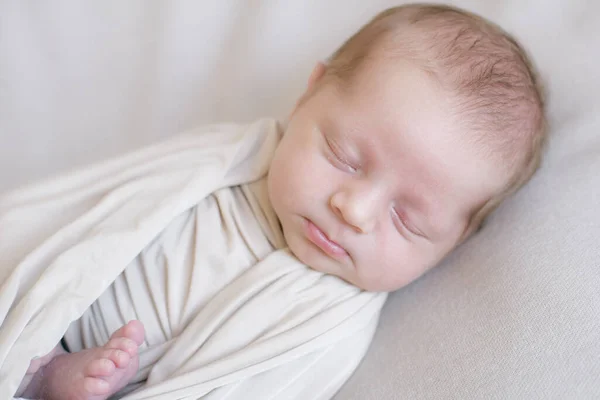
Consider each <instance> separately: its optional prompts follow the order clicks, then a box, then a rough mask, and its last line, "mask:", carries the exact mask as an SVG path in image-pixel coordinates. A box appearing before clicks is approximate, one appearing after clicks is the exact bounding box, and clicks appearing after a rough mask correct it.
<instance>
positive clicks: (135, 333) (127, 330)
mask: <svg viewBox="0 0 600 400" xmlns="http://www.w3.org/2000/svg"><path fill="white" fill-rule="evenodd" d="M123 335H124V336H126V337H128V338H129V339H131V340H133V341H134V342H135V343H136V344H137V345H138V346H140V345H141V344H142V343H143V342H144V325H143V324H142V323H141V322H140V321H138V320H133V321H129V322H128V323H127V325H125V326H124V327H123Z"/></svg>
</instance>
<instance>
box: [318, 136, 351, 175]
mask: <svg viewBox="0 0 600 400" xmlns="http://www.w3.org/2000/svg"><path fill="white" fill-rule="evenodd" d="M325 141H326V142H327V147H329V150H330V151H331V153H332V154H333V156H334V157H335V158H336V161H338V162H340V163H342V164H344V166H346V167H348V168H349V169H351V170H352V171H351V172H355V171H356V170H357V169H358V167H357V166H355V165H353V164H352V163H351V162H349V161H348V160H347V159H346V158H345V157H343V156H341V155H340V153H341V151H340V150H339V149H337V146H336V145H335V144H334V143H332V142H331V141H330V140H329V139H328V138H325Z"/></svg>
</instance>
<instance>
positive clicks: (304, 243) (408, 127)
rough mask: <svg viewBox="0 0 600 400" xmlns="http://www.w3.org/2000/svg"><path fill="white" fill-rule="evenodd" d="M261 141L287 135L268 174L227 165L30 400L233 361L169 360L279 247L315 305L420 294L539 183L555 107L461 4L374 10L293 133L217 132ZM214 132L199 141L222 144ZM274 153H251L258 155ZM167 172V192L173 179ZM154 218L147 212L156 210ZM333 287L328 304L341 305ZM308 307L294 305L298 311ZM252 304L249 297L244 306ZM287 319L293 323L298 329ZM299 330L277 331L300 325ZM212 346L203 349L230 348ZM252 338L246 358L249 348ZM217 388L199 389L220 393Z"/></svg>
mask: <svg viewBox="0 0 600 400" xmlns="http://www.w3.org/2000/svg"><path fill="white" fill-rule="evenodd" d="M220 129H221V130H222V131H227V129H225V128H220ZM232 129H233V128H232ZM265 130H267V131H268V130H272V131H273V132H274V133H273V135H274V136H268V137H269V138H275V139H273V140H275V141H274V143H275V145H274V151H273V153H272V154H270V153H269V154H267V153H268V152H266V151H264V154H262V155H261V156H260V157H261V159H267V160H268V165H267V167H266V169H265V173H264V174H263V173H262V172H260V173H259V172H257V173H259V174H262V175H261V176H257V177H256V179H255V178H252V179H250V181H248V180H246V181H244V179H245V178H244V179H238V180H236V179H234V178H231V177H233V176H237V175H236V174H249V173H250V172H248V171H250V170H253V168H254V167H248V168H246V167H244V166H243V165H242V164H240V165H237V166H234V167H231V169H230V171H229V172H227V174H225V178H224V181H223V182H225V183H215V184H214V185H213V186H211V187H212V188H213V189H214V190H212V193H210V194H209V195H207V196H206V197H205V198H203V199H199V200H198V201H196V202H195V204H192V205H191V206H190V207H187V206H185V207H184V206H182V209H183V210H184V211H183V212H181V213H179V214H178V215H177V216H176V217H174V218H172V219H171V220H170V221H169V223H168V224H166V225H165V226H164V228H163V229H161V231H160V232H159V233H158V235H156V236H155V237H153V238H152V239H151V240H149V242H148V243H146V244H144V248H143V250H141V251H139V252H138V254H137V255H136V256H135V258H134V259H132V260H130V261H129V263H128V265H127V266H126V267H125V268H124V270H123V271H122V272H121V273H119V274H118V276H117V277H116V278H115V279H114V280H112V281H111V282H110V284H108V286H107V289H106V290H104V291H103V292H102V294H101V295H100V296H98V297H97V298H96V299H95V300H94V301H93V302H92V303H91V304H90V305H89V306H88V307H87V308H86V309H85V311H84V312H83V314H80V317H79V318H78V319H77V320H75V321H73V322H72V323H71V324H70V326H69V328H68V329H67V331H66V332H65V333H64V335H63V336H62V340H61V341H60V343H59V344H58V345H57V346H56V347H55V349H54V350H53V351H51V352H50V353H48V354H46V355H44V356H41V357H39V358H36V359H34V360H33V361H31V363H30V365H29V369H28V370H27V374H26V376H25V378H24V379H23V381H22V382H21V386H20V388H19V391H18V392H17V395H19V396H21V397H25V398H31V399H45V400H53V399H78V400H80V399H94V400H96V399H106V398H109V397H111V396H113V395H115V394H116V393H117V394H118V395H119V396H122V395H125V394H124V393H133V394H135V390H136V388H140V387H143V386H144V385H145V384H148V385H149V382H158V381H160V380H165V379H166V378H165V377H171V376H178V377H182V376H184V375H185V374H184V373H183V372H181V371H184V372H185V373H188V374H191V373H192V372H189V371H197V370H198V368H200V367H199V365H201V364H202V365H208V364H209V363H210V362H215V360H217V359H220V360H222V359H224V358H226V357H229V356H230V355H231V354H234V353H235V352H233V351H229V350H228V351H229V352H228V353H226V355H224V354H225V353H222V352H221V353H220V352H218V351H217V350H214V352H213V353H214V354H212V355H210V356H209V355H206V356H205V359H204V360H203V361H202V362H200V361H198V362H197V363H196V364H195V365H194V366H193V368H192V366H190V365H188V364H189V363H188V364H185V365H184V364H181V365H180V366H179V367H178V368H180V369H179V370H178V371H180V372H181V373H180V372H177V371H175V369H174V368H172V367H171V365H172V364H173V363H174V362H175V361H177V362H179V361H180V360H178V359H177V356H176V354H178V353H177V351H178V350H176V349H182V348H183V346H182V345H180V347H179V348H178V347H177V346H178V344H177V340H178V339H180V338H181V337H183V336H185V335H189V338H190V340H192V339H194V338H197V337H200V336H202V333H201V332H202V331H198V330H196V331H195V333H193V332H190V331H191V330H192V328H190V327H191V326H198V327H199V326H205V325H206V323H204V324H200V322H196V321H199V319H198V318H199V317H198V315H199V314H200V313H207V312H208V311H207V309H208V308H210V309H211V310H213V311H212V312H213V314H214V313H217V312H220V311H219V310H220V309H222V308H223V307H224V306H223V304H226V302H225V300H222V302H221V303H218V304H221V306H220V307H221V308H219V306H217V305H215V304H217V303H215V301H213V299H215V298H219V297H218V296H221V295H222V292H223V291H224V290H226V289H227V288H230V287H231V286H232V285H234V284H235V285H238V286H237V289H236V293H240V291H243V287H244V285H243V284H242V283H244V282H246V283H247V282H254V281H251V280H250V278H249V277H248V276H249V275H248V274H251V273H253V272H252V268H254V265H255V264H257V263H263V264H264V263H265V262H269V260H272V253H274V252H278V253H279V254H283V253H285V251H289V254H290V259H291V257H294V259H295V260H296V261H300V262H301V264H302V265H303V266H308V267H309V268H307V271H308V272H302V273H299V274H298V275H295V276H296V278H294V279H293V281H294V282H293V284H298V282H299V281H305V283H303V284H304V285H305V286H306V288H304V287H303V289H302V291H300V290H298V292H302V293H305V294H304V295H303V296H305V297H306V296H308V297H310V296H309V295H308V294H306V293H310V292H305V290H306V291H308V290H310V289H309V287H310V286H311V285H314V284H316V283H315V282H317V281H318V282H322V281H323V280H324V279H325V280H328V281H327V282H329V283H328V284H330V285H333V283H332V282H334V281H335V282H339V283H335V285H343V286H339V288H342V287H343V288H344V289H343V290H346V291H347V292H344V293H355V292H349V291H350V290H356V291H357V292H356V293H358V292H365V293H382V294H384V293H387V292H390V291H394V290H397V289H399V288H402V287H404V286H406V285H408V284H409V283H411V282H413V281H414V280H416V279H417V278H419V277H420V276H422V275H423V274H424V273H426V272H427V271H429V270H430V269H431V268H433V267H434V266H436V265H438V264H439V263H440V261H441V260H442V259H444V257H445V256H447V255H448V254H449V253H450V252H451V251H452V250H453V249H455V248H456V247H457V246H459V245H460V244H461V243H463V242H464V241H465V240H466V239H467V238H469V237H470V236H471V235H472V234H473V233H475V232H476V231H477V230H478V229H479V228H480V227H481V225H482V222H483V221H484V219H485V218H486V216H488V215H489V214H490V212H492V211H493V210H494V209H495V208H496V207H497V206H498V205H499V204H500V203H501V202H502V201H503V200H504V199H506V198H507V197H508V196H510V195H511V194H512V193H514V192H515V191H516V190H517V189H519V188H520V187H521V186H523V185H524V184H525V183H526V182H527V181H528V180H529V179H530V178H531V177H532V175H533V174H534V172H535V171H536V169H537V168H538V165H539V164H540V158H541V152H542V145H543V142H544V134H545V117H544V103H543V98H542V95H541V90H540V87H539V82H538V78H537V77H536V74H535V72H534V70H533V68H532V66H531V63H530V61H529V59H528V58H527V56H526V54H525V52H524V51H523V49H522V48H521V46H520V45H519V44H518V43H517V42H516V41H515V40H514V39H513V38H511V37H510V36H509V35H508V34H506V33H505V32H504V31H503V30H501V29H500V28H499V27H497V26H495V25H494V24H492V23H490V22H488V21H485V20H484V19H482V18H481V17H478V16H475V15H473V14H471V13H468V12H465V11H462V10H459V9H455V8H451V7H448V6H441V5H405V6H400V7H396V8H393V9H389V10H386V11H384V12H382V13H381V14H379V15H378V16H376V17H375V18H374V19H373V20H372V21H370V22H369V23H368V24H367V25H365V26H364V27H363V28H362V29H360V31H358V32H357V33H356V34H355V35H353V36H352V37H351V38H349V39H348V40H347V41H346V42H345V43H344V44H343V45H342V46H341V47H340V48H339V49H338V50H337V51H336V52H335V53H334V54H333V56H332V57H331V58H330V59H329V60H328V62H327V63H319V64H317V65H316V67H315V68H314V70H313V72H312V74H311V76H310V78H309V81H308V85H307V88H306V91H305V93H304V94H303V95H302V96H301V97H300V98H299V100H298V102H297V104H296V106H295V108H294V110H293V111H292V113H291V115H290V117H289V119H288V121H286V123H285V124H279V123H269V122H264V121H263V122H262V123H259V124H258V125H256V124H255V125H253V128H252V129H247V130H246V131H245V132H246V134H245V136H237V135H238V134H237V133H236V134H235V135H233V134H232V135H233V136H231V138H228V139H222V138H223V137H227V135H226V133H223V134H219V135H221V136H219V135H214V137H219V138H221V139H219V140H222V146H223V148H229V147H227V146H233V145H234V144H235V143H236V140H250V139H248V137H250V135H258V136H260V135H263V136H260V137H267V136H266V133H264V131H265ZM233 131H235V132H239V129H238V130H235V129H233ZM248 132H250V133H248ZM257 132H258V133H257ZM270 134H271V133H269V135H270ZM207 135H208V136H206V137H208V138H209V139H202V140H207V141H210V140H212V139H210V138H211V137H213V136H211V135H210V134H207ZM223 135H225V136H223ZM258 136H257V137H258ZM261 140H262V139H261ZM265 140H267V139H265ZM268 140H271V139H268ZM203 143H204V142H203ZM232 143H233V144H232ZM253 143H254V142H253ZM173 151H175V150H173ZM177 151H181V152H182V153H181V154H184V153H185V150H183V149H182V150H177ZM261 151H263V147H260V146H255V145H252V146H250V149H249V150H248V151H247V153H248V154H247V155H245V156H244V157H254V156H256V157H258V156H257V153H260V152H261ZM148 162H150V161H148ZM257 165H258V164H257ZM153 168H154V167H153ZM160 168H161V166H160V165H159V164H156V165H155V170H157V171H158V170H160ZM257 168H258V167H257ZM198 170H200V171H202V172H205V173H206V174H207V175H210V174H213V172H210V171H209V172H206V171H205V170H202V168H198V169H197V170H196V172H197V171H198ZM153 171H154V170H153ZM211 171H212V170H211ZM257 171H258V170H257ZM196 175H197V174H196ZM154 176H158V177H159V178H160V179H157V180H156V182H165V184H169V183H170V181H174V180H175V178H170V177H169V175H167V174H165V175H164V176H161V175H160V174H158V173H157V175H154ZM173 176H175V175H173ZM190 176H191V175H190ZM211 176H212V175H211ZM244 176H246V175H244ZM248 176H249V175H248ZM186 179H187V178H186ZM189 179H192V178H189ZM205 179H207V178H205ZM119 185H124V183H119V184H115V187H116V188H117V189H118V187H119ZM144 185H146V186H144V187H150V188H158V187H159V186H160V185H161V184H159V183H156V184H153V183H149V182H145V183H144ZM153 185H154V186H153ZM115 190H116V189H115ZM153 190H154V189H153ZM138 192H139V191H136V190H132V191H130V194H131V195H132V196H133V193H138ZM146 198H152V194H151V192H148V194H147V195H146ZM144 207H145V205H143V206H140V207H135V212H137V213H140V214H139V215H142V213H143V212H145V211H143V209H144ZM148 208H149V207H148ZM123 209H124V207H123ZM140 210H142V211H140ZM121 211H122V210H121ZM121 211H120V212H121ZM122 212H123V213H125V211H122ZM123 215H125V214H123ZM249 216H251V218H250V217H249ZM90 218H91V217H90ZM242 220H243V223H242V222H240V221H242ZM137 223H138V225H139V226H142V225H143V222H139V220H138V222H137ZM98 229H100V228H98ZM140 229H141V228H140ZM86 232H87V231H86ZM118 245H119V243H118V242H116V243H115V244H114V248H117V247H118ZM123 245H124V246H125V242H123ZM284 249H287V250H284ZM285 254H287V253H285ZM94 257H96V256H92V255H90V257H89V259H90V260H94ZM286 260H287V258H286ZM286 262H287V261H286ZM290 262H291V261H290ZM271 264H273V265H275V264H276V263H275V262H272V263H271ZM271 264H269V265H271ZM199 265H200V266H201V268H200V267H199ZM278 265H279V264H278ZM281 265H282V264H281ZM150 268H153V270H152V271H153V272H149V271H150ZM265 268H266V267H265ZM278 268H283V267H281V266H280V267H277V268H273V270H272V273H273V274H277V273H279V272H278V271H279V270H278ZM286 268H287V267H286ZM207 271H208V272H207ZM310 274H315V275H310ZM182 276H183V278H182ZM282 276H283V275H282ZM308 276H310V277H311V278H310V279H309V278H306V277H308ZM317 276H318V278H316V277H317ZM242 277H244V278H243V279H246V280H243V279H242ZM313 277H314V278H313ZM278 279H280V278H278ZM281 279H284V278H281ZM289 284H290V285H291V284H292V282H290V283H289ZM319 284H320V283H319ZM192 288H193V289H192ZM231 290H233V289H231ZM336 290H338V289H337V286H336V289H335V290H334V289H332V290H331V291H329V290H327V291H324V293H325V292H327V293H331V296H333V297H340V296H342V295H339V294H337V293H341V292H339V291H338V292H336ZM339 290H342V289H339ZM231 293H233V291H232V292H231ZM282 293H283V291H282ZM253 296H254V295H253ZM278 296H280V297H278V298H277V299H281V302H283V303H285V302H286V301H288V300H286V297H285V296H284V295H278ZM343 296H349V297H348V298H350V297H351V296H354V294H352V295H351V294H347V295H346V294H345V295H343ZM305 297H298V298H294V299H293V300H289V301H290V302H291V303H289V304H292V306H293V307H296V308H295V309H297V307H298V306H297V304H299V303H300V302H302V301H305V300H304V299H305ZM333 297H332V298H331V299H329V300H327V301H328V302H333V301H335V299H333ZM240 298H241V297H240ZM253 299H254V297H252V296H250V295H248V296H247V297H244V300H243V301H242V300H240V304H241V303H244V304H247V303H249V302H251V301H253ZM299 299H301V300H299ZM278 302H279V300H277V301H275V302H274V303H278ZM227 304H229V303H227ZM328 304H329V303H328ZM381 304H382V303H381ZM292 306H289V307H292ZM378 307H379V308H380V305H379V306H378ZM379 308H378V309H379ZM149 310H151V311H149ZM252 310H253V311H252V313H249V314H248V316H249V317H248V316H247V318H250V319H253V320H254V321H253V323H257V324H260V320H261V318H263V317H262V314H261V312H262V311H261V310H262V308H260V307H257V308H254V309H252ZM248 312H249V311H248ZM278 312H279V314H278V315H279V317H277V318H279V321H280V322H278V323H280V324H283V322H281V321H284V320H285V321H289V320H288V318H291V317H289V315H288V314H286V312H287V311H285V310H284V311H281V310H280V311H278ZM265 313H267V311H265ZM317 314H318V313H314V314H311V316H310V317H306V318H305V319H304V320H305V321H308V320H309V319H311V318H316V316H317ZM331 315H334V314H331ZM202 318H204V317H202ZM206 318H208V317H206ZM226 320H227V318H223V321H226ZM203 321H207V319H204V320H203ZM245 321H248V319H246V320H245ZM224 323H225V322H220V323H219V324H215V325H222V324H224ZM286 323H287V322H286ZM193 324H197V325H193ZM289 324H290V326H288V327H286V328H285V329H283V328H282V329H281V330H280V331H278V332H277V335H279V334H281V332H283V331H285V330H288V329H292V325H294V324H292V323H291V322H290V323H289ZM250 326H251V325H250V324H247V325H241V327H237V328H233V327H232V328H230V329H229V330H228V332H229V333H228V335H234V334H235V335H242V334H249V335H255V336H254V337H261V338H264V337H265V334H264V332H265V331H264V330H262V331H261V332H258V333H253V332H249V331H252V329H254V328H251V327H250ZM252 326H253V325H252ZM294 326H296V325H294ZM203 329H204V328H203ZM215 329H216V328H215ZM257 329H258V328H257ZM261 329H262V328H261ZM264 329H266V328H264ZM246 330H248V332H246ZM232 332H233V333H232ZM261 335H262V336H261ZM275 335H276V333H270V334H269V335H266V336H269V337H274V336H275ZM208 336H210V335H207V336H206V337H208ZM227 337H228V338H230V337H231V336H227ZM181 340H183V339H181ZM198 340H200V339H198ZM202 340H204V339H202ZM215 340H216V339H215ZM236 340H237V339H236ZM261 340H263V339H261ZM208 342H209V340H208V339H206V340H205V341H204V342H203V344H202V345H198V349H200V350H205V351H207V349H208V348H209V347H208V346H209V345H211V346H213V348H214V346H216V344H213V343H212V342H211V343H208ZM54 343H56V342H54ZM188 343H189V342H188ZM239 343H242V344H238V345H236V346H237V347H236V349H237V348H244V347H249V345H247V344H246V343H249V342H245V341H243V340H241V339H240V341H239ZM252 343H253V344H255V342H252ZM294 347H299V346H294ZM200 350H199V351H200ZM169 357H171V358H169ZM181 357H183V356H180V358H181ZM185 357H188V356H185ZM167 360H171V361H169V362H168V361H167ZM161 362H162V364H160V363H161ZM195 362H196V361H195ZM264 362H266V361H264ZM161 365H162V366H161ZM261 365H266V364H261ZM161 368H162V369H161ZM169 368H171V369H169ZM194 368H195V369H194ZM267 369H268V368H267V367H264V368H263V370H267ZM169 371H170V372H169ZM177 374H179V375H177ZM207 374H208V373H207ZM214 374H215V376H216V374H217V373H216V372H214ZM190 376H191V375H190ZM211 376H212V375H211ZM253 376H256V374H255V375H253ZM344 376H346V377H347V376H348V374H346V375H344ZM173 379H174V378H173ZM181 379H183V378H181ZM194 379H195V381H194V382H196V383H197V382H199V381H200V380H202V379H204V380H205V381H208V380H210V379H213V378H207V377H205V376H200V375H197V376H196V377H195V378H194ZM257 385H258V384H257ZM217 386H218V384H215V386H214V387H217ZM214 390H215V389H210V390H205V392H202V393H206V395H207V396H208V394H212V395H213V396H215V398H220V397H219V396H220V395H219V394H215V393H217V392H215V391H214ZM231 390H233V389H231ZM182 393H183V392H182ZM195 393H200V392H195ZM155 395H156V396H158V395H159V393H158V391H157V392H148V395H147V397H152V396H155ZM173 396H174V397H171V398H183V397H184V396H183V395H175V394H173ZM223 396H224V394H223ZM253 396H254V395H253V394H252V393H250V392H248V393H247V397H246V398H256V397H253ZM197 397H201V396H200V395H197ZM309 397H310V396H309ZM309 397H304V398H309ZM194 398H196V397H194ZM210 398H213V397H210ZM228 398H229V397H228ZM310 398H316V397H310Z"/></svg>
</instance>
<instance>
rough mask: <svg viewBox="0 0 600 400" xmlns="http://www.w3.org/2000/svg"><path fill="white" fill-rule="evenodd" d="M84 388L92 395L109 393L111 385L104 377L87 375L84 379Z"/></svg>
mask: <svg viewBox="0 0 600 400" xmlns="http://www.w3.org/2000/svg"><path fill="white" fill-rule="evenodd" d="M83 388H84V389H85V391H86V392H87V393H89V394H90V395H91V396H99V395H103V394H109V393H110V390H111V387H110V384H109V383H108V382H106V381H105V380H104V379H100V378H93V377H90V376H87V377H85V378H84V379H83Z"/></svg>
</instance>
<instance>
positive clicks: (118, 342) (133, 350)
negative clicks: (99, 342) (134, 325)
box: [104, 337, 138, 357]
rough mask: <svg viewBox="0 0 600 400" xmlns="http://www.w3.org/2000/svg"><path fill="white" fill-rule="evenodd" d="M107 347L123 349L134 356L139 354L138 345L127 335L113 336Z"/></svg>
mask: <svg viewBox="0 0 600 400" xmlns="http://www.w3.org/2000/svg"><path fill="white" fill-rule="evenodd" d="M104 348H105V349H114V350H121V351H124V352H126V353H127V354H129V356H130V357H133V356H134V355H136V354H137V350H138V345H137V344H136V343H135V342H134V341H133V340H131V339H128V338H125V337H117V338H112V339H110V340H109V341H108V343H106V345H105V346H104Z"/></svg>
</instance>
